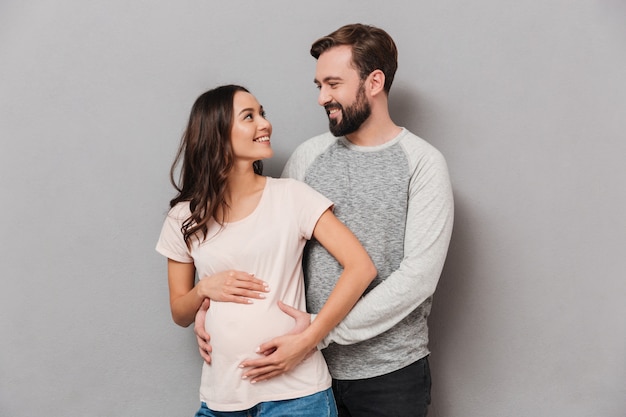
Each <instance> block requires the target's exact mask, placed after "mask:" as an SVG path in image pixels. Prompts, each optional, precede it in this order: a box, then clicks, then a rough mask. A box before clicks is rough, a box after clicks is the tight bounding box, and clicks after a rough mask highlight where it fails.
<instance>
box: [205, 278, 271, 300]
mask: <svg viewBox="0 0 626 417" xmlns="http://www.w3.org/2000/svg"><path fill="white" fill-rule="evenodd" d="M197 289H198V294H199V295H201V296H203V297H204V298H209V299H211V300H213V301H224V302H231V303H239V304H252V299H263V298H265V295H264V294H263V293H266V292H268V291H269V286H268V285H267V283H266V282H265V281H263V280H261V279H258V278H256V277H255V276H254V274H249V273H247V272H242V271H235V270H230V271H222V272H218V273H217V274H214V275H209V276H206V277H204V278H202V279H201V280H200V281H199V282H198V284H197Z"/></svg>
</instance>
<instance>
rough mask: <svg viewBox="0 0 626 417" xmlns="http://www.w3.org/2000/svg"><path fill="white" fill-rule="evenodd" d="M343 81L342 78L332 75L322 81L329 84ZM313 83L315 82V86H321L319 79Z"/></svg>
mask: <svg viewBox="0 0 626 417" xmlns="http://www.w3.org/2000/svg"><path fill="white" fill-rule="evenodd" d="M341 79H342V78H341V77H339V76H334V75H330V76H328V77H326V78H324V79H323V80H322V81H323V82H325V83H327V82H329V81H341ZM313 82H314V83H315V84H321V82H319V81H318V80H317V78H316V79H314V80H313Z"/></svg>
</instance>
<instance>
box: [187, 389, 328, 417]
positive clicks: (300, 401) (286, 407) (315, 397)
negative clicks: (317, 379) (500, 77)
mask: <svg viewBox="0 0 626 417" xmlns="http://www.w3.org/2000/svg"><path fill="white" fill-rule="evenodd" d="M294 416H298V417H337V406H336V405H335V399H334V397H333V391H332V389H331V388H328V389H327V390H326V391H321V392H318V393H317V394H312V395H307V396H306V397H300V398H294V399H291V400H282V401H265V402H262V403H259V404H257V405H255V406H254V407H252V408H250V409H248V410H242V411H213V410H210V409H209V408H208V407H207V406H206V404H205V403H202V406H201V407H200V410H198V412H197V413H196V417H294Z"/></svg>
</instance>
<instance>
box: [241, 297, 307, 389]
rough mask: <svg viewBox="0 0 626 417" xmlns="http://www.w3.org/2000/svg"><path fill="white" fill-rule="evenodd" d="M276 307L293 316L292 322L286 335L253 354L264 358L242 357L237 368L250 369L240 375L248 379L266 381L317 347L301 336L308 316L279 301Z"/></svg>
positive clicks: (298, 361) (260, 347)
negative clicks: (292, 324) (243, 358)
mask: <svg viewBox="0 0 626 417" xmlns="http://www.w3.org/2000/svg"><path fill="white" fill-rule="evenodd" d="M278 306H279V307H280V309H281V310H282V311H283V312H285V313H286V314H288V315H290V316H291V317H293V318H294V319H295V320H296V324H295V326H294V327H293V328H292V329H291V330H290V331H289V333H287V334H286V335H284V336H280V337H277V338H274V339H272V340H270V341H269V342H267V343H263V344H262V345H261V346H259V348H258V351H257V353H260V354H262V355H265V357H263V358H260V359H246V360H245V361H243V362H242V363H241V364H240V365H239V367H240V368H250V369H249V370H247V371H246V372H245V373H244V375H243V377H244V378H248V379H250V381H251V382H252V383H255V382H259V381H266V380H268V379H271V378H273V377H275V376H278V375H280V374H283V373H285V372H287V371H290V370H292V369H293V368H295V367H296V366H297V365H299V364H300V362H302V361H303V360H305V359H306V358H308V357H309V356H310V355H312V354H313V353H314V352H315V351H316V350H317V348H316V345H315V343H314V341H312V340H310V339H309V338H308V337H304V336H303V335H301V333H302V332H303V331H304V330H306V328H308V327H309V325H310V324H311V315H310V314H308V313H307V312H304V311H300V310H298V309H295V308H293V307H291V306H288V305H286V304H284V303H282V302H280V301H279V302H278Z"/></svg>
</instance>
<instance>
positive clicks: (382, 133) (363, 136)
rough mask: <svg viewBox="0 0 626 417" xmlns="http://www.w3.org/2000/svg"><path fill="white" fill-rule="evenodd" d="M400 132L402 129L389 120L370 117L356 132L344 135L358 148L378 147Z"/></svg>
mask: <svg viewBox="0 0 626 417" xmlns="http://www.w3.org/2000/svg"><path fill="white" fill-rule="evenodd" d="M401 131H402V128H401V127H399V126H397V125H396V124H395V123H394V122H393V120H391V118H388V117H387V118H383V119H382V120H376V119H375V118H373V117H370V118H369V119H367V120H366V121H365V123H363V124H362V125H361V127H359V129H358V130H357V131H356V132H353V133H350V134H349V135H346V139H348V140H349V141H350V142H352V143H354V144H355V145H358V146H378V145H382V144H385V143H387V142H389V141H390V140H392V139H394V138H395V137H396V136H398V135H399V134H400V132H401Z"/></svg>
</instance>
